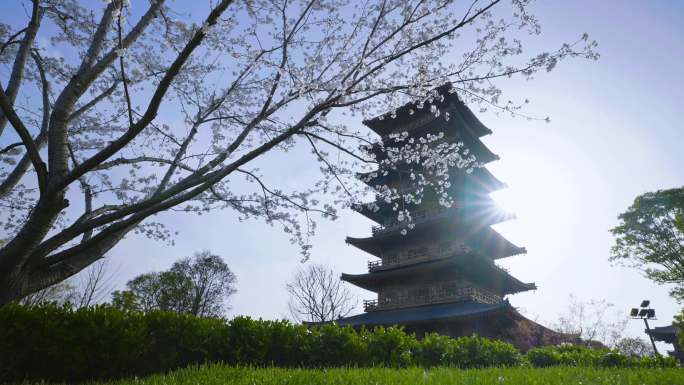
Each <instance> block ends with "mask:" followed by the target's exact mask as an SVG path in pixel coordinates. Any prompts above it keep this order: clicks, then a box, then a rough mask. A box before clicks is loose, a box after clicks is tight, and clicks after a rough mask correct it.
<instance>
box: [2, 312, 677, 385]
mask: <svg viewBox="0 0 684 385" xmlns="http://www.w3.org/2000/svg"><path fill="white" fill-rule="evenodd" d="M205 362H223V363H225V364H228V365H250V366H281V367H339V366H355V367H361V366H385V367H408V366H424V367H433V366H452V367H461V368H479V367H488V366H516V365H527V364H529V365H532V366H552V365H575V366H583V365H587V366H596V367H605V366H609V367H612V366H645V367H656V366H658V367H661V366H674V361H671V360H668V359H655V358H653V359H650V358H649V359H636V358H628V357H625V356H622V355H620V354H618V353H616V352H612V351H595V350H589V349H586V348H578V347H554V348H541V349H534V350H532V351H530V352H529V353H528V354H527V355H526V356H522V355H521V354H520V353H519V352H518V351H517V349H515V348H514V347H513V346H512V345H510V344H507V343H504V342H500V341H491V340H487V339H484V338H480V337H477V336H473V337H462V338H457V339H452V338H449V337H445V336H440V335H437V334H428V335H426V336H425V337H424V338H423V339H421V340H418V339H416V338H415V336H414V335H412V334H407V333H405V332H404V331H403V330H402V329H401V328H397V327H388V328H382V327H379V328H376V329H374V330H372V331H370V330H365V329H364V330H360V331H355V330H354V329H352V328H350V327H341V326H338V325H333V324H329V325H324V326H321V327H312V328H307V327H306V326H303V325H295V324H292V323H290V322H288V321H263V320H253V319H250V318H246V317H237V318H234V319H232V320H224V319H220V318H199V317H194V316H191V315H186V314H176V313H165V312H150V313H147V314H143V313H138V312H131V311H122V310H118V309H115V308H112V307H108V306H98V307H93V308H86V309H78V310H73V309H71V308H70V307H68V306H61V307H60V306H55V305H46V306H40V307H30V308H29V307H23V306H19V305H16V304H10V305H6V306H5V307H3V308H1V309H0V382H1V381H3V380H5V381H7V380H9V381H21V380H49V381H70V382H73V381H81V380H88V379H112V378H121V377H130V376H141V375H146V374H150V373H155V372H165V371H168V370H171V369H176V368H179V367H184V366H187V365H190V364H195V363H205Z"/></svg>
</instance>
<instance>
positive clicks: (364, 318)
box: [335, 301, 514, 326]
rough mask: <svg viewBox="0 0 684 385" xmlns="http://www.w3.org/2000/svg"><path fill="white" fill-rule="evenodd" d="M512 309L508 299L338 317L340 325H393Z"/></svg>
mask: <svg viewBox="0 0 684 385" xmlns="http://www.w3.org/2000/svg"><path fill="white" fill-rule="evenodd" d="M506 309H510V310H514V309H513V307H511V305H510V304H509V303H508V301H503V302H500V303H498V304H493V305H490V304H482V303H476V302H460V303H447V304H439V305H431V306H420V307H413V308H406V309H395V310H384V311H373V312H368V313H363V314H359V315H355V316H351V317H347V318H340V319H338V320H337V321H335V322H337V323H338V324H340V325H352V326H357V325H358V326H360V325H368V326H374V325H394V324H401V325H406V324H411V323H420V322H425V321H430V322H432V321H438V320H449V319H454V318H464V317H481V316H486V315H488V314H492V313H495V312H498V311H502V310H506Z"/></svg>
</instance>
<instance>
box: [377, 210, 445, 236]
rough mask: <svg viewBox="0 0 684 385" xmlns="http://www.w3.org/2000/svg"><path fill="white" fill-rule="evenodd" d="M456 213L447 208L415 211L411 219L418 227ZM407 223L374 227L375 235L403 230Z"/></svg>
mask: <svg viewBox="0 0 684 385" xmlns="http://www.w3.org/2000/svg"><path fill="white" fill-rule="evenodd" d="M454 211H455V210H454V207H451V208H446V207H441V206H440V207H435V208H430V209H423V210H415V211H413V212H411V218H412V220H413V224H415V225H417V224H420V223H423V222H425V221H428V220H431V219H435V218H440V217H446V216H448V215H449V214H452V215H453V213H454ZM407 223H408V222H406V221H402V222H400V221H398V220H393V221H391V222H388V223H387V224H385V225H384V226H373V227H372V230H373V235H378V234H384V233H388V232H391V231H395V230H399V229H402V228H404V227H406V225H407Z"/></svg>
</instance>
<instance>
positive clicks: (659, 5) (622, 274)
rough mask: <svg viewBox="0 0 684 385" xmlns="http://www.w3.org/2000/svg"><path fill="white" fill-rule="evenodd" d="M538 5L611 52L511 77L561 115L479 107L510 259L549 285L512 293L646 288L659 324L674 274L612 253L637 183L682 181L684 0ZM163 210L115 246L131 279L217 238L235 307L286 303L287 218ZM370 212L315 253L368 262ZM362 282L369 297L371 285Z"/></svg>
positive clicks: (637, 297)
mask: <svg viewBox="0 0 684 385" xmlns="http://www.w3.org/2000/svg"><path fill="white" fill-rule="evenodd" d="M534 9H535V11H536V14H537V16H538V17H539V19H540V20H541V21H542V23H543V26H544V29H543V37H542V39H541V40H540V41H539V45H540V46H547V47H555V46H557V45H558V44H559V43H560V42H562V41H572V40H574V39H575V38H576V37H577V36H578V35H579V34H581V33H582V32H585V31H586V32H588V33H589V34H590V35H591V37H592V38H595V39H597V40H598V41H599V44H600V46H599V49H600V53H601V59H600V60H599V61H598V62H586V61H568V62H566V63H562V64H561V65H560V66H559V68H557V70H555V71H554V72H552V73H550V74H548V75H547V74H541V75H539V76H537V77H536V79H535V80H533V81H529V82H525V81H518V80H512V81H510V82H509V83H508V84H506V85H505V90H506V92H508V97H510V98H516V97H517V98H519V99H524V98H529V99H530V100H531V104H530V106H529V109H528V112H529V113H530V114H532V115H536V116H546V115H549V116H551V119H552V121H551V123H549V124H547V123H543V122H536V121H532V122H530V121H527V120H525V119H519V118H517V119H516V118H511V117H509V116H503V115H502V116H496V115H494V114H485V115H480V119H481V120H482V121H483V122H484V123H485V124H486V125H487V126H488V127H490V128H491V129H492V130H493V131H494V133H493V135H490V136H489V137H486V138H484V141H485V143H486V144H487V145H488V146H489V147H490V149H492V150H493V151H494V152H495V153H497V154H499V155H500V156H501V160H500V161H498V162H494V163H492V164H490V165H489V168H490V170H491V171H492V172H493V173H494V174H495V175H496V176H497V177H499V179H501V180H502V181H505V182H506V183H508V185H509V187H508V189H507V190H505V191H502V192H499V193H497V194H496V195H494V196H495V198H496V199H497V200H498V201H499V202H500V204H501V206H502V207H503V208H504V209H506V210H510V211H513V212H515V213H516V214H517V219H515V220H512V221H509V222H507V223H504V224H501V225H499V226H498V227H497V229H498V230H499V231H501V232H502V233H503V234H504V235H506V236H507V237H509V239H511V240H512V241H514V242H515V243H517V244H519V245H522V246H525V247H526V248H527V250H528V254H527V255H521V256H516V257H512V258H508V259H506V260H504V261H502V265H503V266H505V267H507V268H509V269H510V270H511V272H512V273H513V274H514V275H516V276H518V277H520V278H521V279H522V280H524V281H534V282H536V283H537V286H538V287H539V289H538V290H537V291H534V292H529V293H524V294H519V295H515V296H512V297H511V302H512V303H513V304H514V305H516V306H519V307H521V310H523V312H524V313H525V314H527V315H529V316H530V317H533V318H536V317H538V319H539V320H540V321H541V322H543V323H547V324H550V323H553V322H554V321H555V319H556V316H557V314H558V313H559V312H563V311H565V309H566V308H567V305H568V296H569V294H571V293H572V294H575V295H576V296H577V297H578V299H580V300H588V299H592V298H594V299H606V300H608V301H609V302H612V303H614V304H615V305H616V307H617V308H620V309H625V311H627V309H628V308H630V307H632V306H636V305H637V304H638V303H639V302H640V301H641V299H644V298H648V299H651V300H652V303H653V306H654V307H655V308H656V309H657V312H658V316H659V318H660V320H659V321H658V322H657V323H659V324H665V323H667V322H669V320H670V319H671V317H672V315H673V314H674V313H675V312H676V311H677V310H678V309H679V308H680V307H679V306H678V305H677V304H676V303H675V302H674V301H673V300H672V299H671V298H670V297H669V296H668V295H667V287H664V286H658V285H655V284H653V283H651V282H650V281H648V280H647V279H645V278H643V277H642V275H641V274H640V273H639V272H637V271H634V270H631V269H627V268H621V267H615V266H611V265H610V264H609V262H608V256H609V248H610V246H611V244H612V236H611V235H610V233H609V232H608V230H609V229H610V228H611V227H613V226H614V225H615V224H616V223H617V219H616V217H617V215H618V214H619V213H620V212H621V211H623V210H624V209H626V208H627V207H628V206H629V204H630V203H631V202H632V200H633V199H634V197H635V196H636V195H638V194H641V193H643V192H646V191H651V190H655V189H659V188H668V187H675V186H681V185H682V184H684V183H683V181H684V171H683V170H684V169H683V168H682V167H681V165H682V164H684V152H683V151H682V147H681V146H682V143H684V130H683V129H682V125H681V119H680V114H681V108H680V107H679V106H680V103H681V100H682V99H684V94H683V93H684V80H682V77H681V74H680V73H681V70H682V64H681V63H682V61H683V60H684V45H683V44H682V43H681V42H682V39H684V30H683V29H684V27H683V26H682V24H681V23H679V20H678V15H682V11H684V3H682V2H674V1H673V2H665V1H658V2H641V1H601V2H595V1H571V2H560V1H555V2H554V1H540V2H538V3H537V5H536V6H535V8H534ZM358 124H360V122H358ZM308 161H309V158H304V157H302V158H301V159H300V158H297V157H295V158H290V159H289V160H288V162H286V163H280V164H276V162H275V161H274V162H273V163H272V164H269V166H270V167H271V168H272V171H273V173H274V174H275V173H280V175H282V178H283V182H285V183H288V182H290V181H291V180H292V178H296V176H295V175H298V174H296V173H295V172H297V173H298V172H300V170H306V169H307V167H306V164H307V162H308ZM165 217H167V218H168V219H169V222H170V223H171V224H172V225H174V226H175V227H176V228H177V229H178V230H179V232H180V234H179V236H178V237H177V239H176V245H175V246H174V247H169V246H164V245H162V244H158V243H151V242H149V241H147V240H145V239H141V238H137V237H130V238H129V239H126V240H125V241H124V243H122V244H121V245H120V246H118V247H117V248H116V249H115V250H114V251H113V253H112V257H113V262H114V264H115V265H121V268H120V269H121V272H122V277H121V280H122V281H124V280H125V279H126V278H128V277H131V276H133V275H134V274H137V273H139V272H143V271H146V270H149V269H162V268H165V267H167V266H168V265H170V264H171V263H172V262H173V260H175V259H176V258H179V257H181V256H184V255H188V254H191V253H192V252H194V251H196V250H199V249H203V248H207V249H209V250H211V251H213V252H215V253H218V254H220V255H222V256H223V257H224V258H225V260H226V261H227V262H228V263H229V264H230V266H231V268H232V269H233V270H234V271H235V272H236V273H237V276H238V279H239V283H238V290H239V291H238V293H237V294H236V295H235V297H234V299H233V303H232V305H233V309H232V310H231V314H246V315H251V316H255V317H263V318H276V317H281V316H286V315H287V307H286V300H287V296H286V293H285V291H284V284H285V282H286V280H287V279H288V277H289V276H290V275H291V274H292V272H293V271H294V270H296V269H297V268H298V267H299V266H300V265H299V262H298V261H299V256H298V254H297V250H296V248H295V247H293V246H291V245H289V243H288V241H287V239H286V237H285V236H283V235H282V234H281V233H280V232H279V230H278V229H277V228H271V227H269V226H266V225H264V224H262V223H258V222H254V221H247V222H243V223H239V222H237V221H236V220H234V215H233V214H232V213H230V212H214V213H211V214H210V215H203V216H201V217H194V216H179V215H178V214H172V215H168V214H167V215H165ZM207 223H210V224H211V225H210V226H205V225H206V224H207ZM370 225H371V223H370V222H369V221H368V220H366V219H365V218H363V217H362V216H360V215H358V214H356V213H354V212H352V211H346V212H343V213H342V215H341V218H340V219H339V220H337V221H335V222H320V223H319V232H318V236H317V238H316V240H315V242H314V250H313V257H312V261H311V262H321V263H326V264H330V265H332V266H334V267H336V268H337V269H338V270H340V271H344V272H348V273H358V272H363V271H364V269H365V266H366V261H367V260H368V259H370V257H369V256H368V255H365V253H364V252H362V251H360V250H356V249H355V248H353V247H351V246H348V245H346V244H345V243H344V237H345V236H346V235H356V236H362V235H366V234H369V233H370ZM359 294H360V298H372V293H369V292H363V291H361V290H359ZM642 329H643V325H642V324H641V323H638V322H636V321H634V322H630V324H629V329H628V331H629V332H630V333H632V334H635V335H636V334H640V333H641V331H642Z"/></svg>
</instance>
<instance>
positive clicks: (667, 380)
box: [108, 365, 684, 385]
mask: <svg viewBox="0 0 684 385" xmlns="http://www.w3.org/2000/svg"><path fill="white" fill-rule="evenodd" d="M108 384H111V385H113V384H121V385H123V384H136V385H140V384H159V385H162V384H164V385H176V384H188V385H189V384H192V385H213V384H236V385H260V384H278V385H280V384H291V385H319V384H320V385H324V384H325V385H329V384H330V385H334V384H340V385H341V384H345V385H346V384H352V385H355V384H359V385H361V384H363V385H382V384H393V385H395V384H396V385H413V384H454V385H461V384H463V385H485V384H495V385H500V384H512V385H518V384H530V385H532V384H537V385H556V384H558V385H560V384H563V385H590V384H602V385H603V384H605V385H622V384H625V385H627V384H635V385H642V384H643V385H651V384H658V385H677V384H684V369H593V368H575V367H554V368H548V369H525V368H508V369H495V368H490V369H471V370H461V369H447V368H437V369H427V370H424V369H419V368H412V369H385V368H378V369H320V370H315V369H279V368H265V369H252V368H235V367H229V366H222V365H209V366H200V367H192V368H187V369H182V370H178V371H175V372H172V373H169V374H166V375H154V376H150V377H145V378H139V379H133V380H124V381H116V382H112V383H108Z"/></svg>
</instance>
